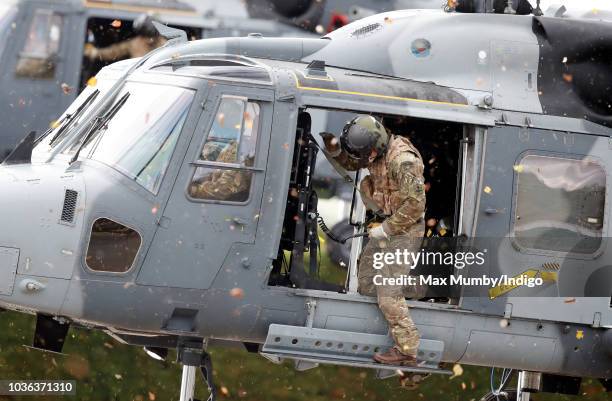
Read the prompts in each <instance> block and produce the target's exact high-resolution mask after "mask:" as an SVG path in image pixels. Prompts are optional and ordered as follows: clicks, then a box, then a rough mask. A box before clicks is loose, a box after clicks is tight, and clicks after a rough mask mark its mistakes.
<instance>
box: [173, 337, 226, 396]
mask: <svg viewBox="0 0 612 401" xmlns="http://www.w3.org/2000/svg"><path fill="white" fill-rule="evenodd" d="M205 345H206V344H205V343H203V342H202V341H197V340H196V341H186V342H183V343H181V344H180V345H179V349H178V361H179V362H180V363H182V364H183V377H182V380H181V395H180V401H198V400H196V399H195V398H193V397H194V392H195V385H196V378H195V377H196V372H197V370H198V368H199V369H200V371H201V372H202V378H203V379H204V383H205V384H206V386H207V387H208V391H209V392H210V396H209V397H208V401H216V399H217V389H216V388H215V384H214V382H213V369H212V360H211V359H210V355H208V353H207V352H206V351H205V349H206V347H205Z"/></svg>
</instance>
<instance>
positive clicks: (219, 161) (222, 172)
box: [188, 96, 260, 202]
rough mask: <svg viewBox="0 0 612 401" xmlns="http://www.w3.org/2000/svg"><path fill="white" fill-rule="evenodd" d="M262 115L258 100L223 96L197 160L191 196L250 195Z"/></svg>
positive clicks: (242, 199) (225, 197)
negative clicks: (256, 101) (252, 100)
mask: <svg viewBox="0 0 612 401" xmlns="http://www.w3.org/2000/svg"><path fill="white" fill-rule="evenodd" d="M259 119H260V106H259V104H258V103H255V102H251V101H249V100H248V99H247V98H243V97H238V96H223V97H222V98H221V102H220V104H219V107H218V109H217V113H216V115H215V119H214V121H213V124H212V127H211V128H210V132H209V133H208V136H207V138H206V142H205V143H204V146H203V147H202V151H201V153H200V156H199V159H198V161H197V163H196V164H198V167H196V170H195V173H194V175H193V178H192V180H191V183H190V185H189V190H188V191H189V196H191V197H192V198H194V199H202V200H221V201H231V202H246V201H247V200H248V199H249V192H250V188H251V180H252V177H253V172H252V171H249V169H248V168H250V167H253V166H254V165H255V152H256V148H257V137H258V134H259ZM207 165H210V166H207ZM213 166H214V167H213Z"/></svg>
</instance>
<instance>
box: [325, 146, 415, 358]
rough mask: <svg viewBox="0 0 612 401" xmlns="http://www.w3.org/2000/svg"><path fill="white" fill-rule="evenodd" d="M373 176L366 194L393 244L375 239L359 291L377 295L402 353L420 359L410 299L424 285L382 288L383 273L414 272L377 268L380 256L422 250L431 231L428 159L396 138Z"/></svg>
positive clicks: (343, 158) (343, 160)
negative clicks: (378, 277)
mask: <svg viewBox="0 0 612 401" xmlns="http://www.w3.org/2000/svg"><path fill="white" fill-rule="evenodd" d="M335 159H336V161H338V162H339V163H340V164H341V165H342V166H343V167H345V168H346V169H347V170H355V169H357V168H359V167H363V166H358V165H357V163H356V162H355V161H354V160H353V159H350V158H349V157H348V155H347V154H346V153H345V152H344V151H341V152H340V154H338V155H336V156H335ZM367 168H368V170H369V171H370V175H369V176H368V177H366V178H365V179H363V181H362V182H361V188H360V189H361V193H362V196H364V197H367V198H369V199H370V200H371V201H372V203H374V204H375V205H377V206H378V207H379V208H380V209H381V210H382V211H383V212H384V214H385V215H386V216H388V217H387V218H386V219H385V220H384V222H383V223H382V224H383V227H384V230H385V232H386V233H387V235H388V236H389V238H388V240H384V241H378V240H370V241H369V242H368V244H367V245H366V246H365V247H364V249H363V252H362V254H361V258H360V260H359V273H358V278H359V292H360V293H361V294H364V295H370V296H373V295H376V296H377V298H378V305H379V307H380V310H381V312H382V313H383V315H384V316H385V319H387V321H388V322H389V326H390V329H391V335H392V337H393V339H394V340H395V343H396V344H397V345H398V347H399V349H400V350H401V352H402V353H404V354H406V355H415V354H416V350H417V348H418V344H419V333H418V331H417V328H416V326H415V324H414V322H413V321H412V318H411V317H410V313H409V310H408V306H407V305H406V300H405V297H410V298H416V297H419V296H421V295H422V293H423V289H422V288H418V287H403V288H402V287H399V286H376V285H374V283H373V282H372V280H373V277H374V276H375V275H377V274H380V275H382V276H383V277H399V276H401V275H405V274H408V273H409V272H408V267H407V266H406V265H387V264H385V265H384V267H383V268H382V269H381V270H376V269H374V267H373V262H374V254H375V253H376V252H379V251H385V250H386V251H387V252H394V250H395V249H402V250H403V249H407V250H408V251H409V252H418V251H419V249H420V247H421V239H422V236H423V232H424V229H425V226H424V219H423V216H424V212H425V187H424V178H423V170H424V166H423V160H422V158H421V155H420V153H419V151H418V150H417V149H416V148H415V147H414V145H412V143H411V142H410V140H409V139H407V138H405V137H401V136H397V135H391V136H390V139H389V144H388V148H387V152H386V153H385V154H384V155H383V156H382V157H379V158H378V159H376V160H375V161H374V162H372V163H370V164H369V165H368V166H367Z"/></svg>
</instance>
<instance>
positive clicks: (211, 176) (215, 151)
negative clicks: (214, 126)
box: [190, 141, 251, 201]
mask: <svg viewBox="0 0 612 401" xmlns="http://www.w3.org/2000/svg"><path fill="white" fill-rule="evenodd" d="M207 145H208V144H207ZM237 153H238V142H237V141H232V142H231V143H229V144H228V145H227V146H226V147H225V149H223V150H220V148H219V146H217V145H216V144H215V145H213V146H211V147H207V146H205V147H204V150H202V154H203V159H204V160H213V161H216V162H220V163H236V162H237ZM250 187H251V174H250V173H249V172H246V171H240V170H234V169H213V170H212V171H209V172H208V173H207V174H206V175H205V176H204V177H203V178H202V179H200V180H199V181H198V182H194V183H192V184H191V188H190V194H191V196H193V197H195V198H199V199H211V200H225V201H245V200H246V199H245V198H246V197H248V192H249V189H250Z"/></svg>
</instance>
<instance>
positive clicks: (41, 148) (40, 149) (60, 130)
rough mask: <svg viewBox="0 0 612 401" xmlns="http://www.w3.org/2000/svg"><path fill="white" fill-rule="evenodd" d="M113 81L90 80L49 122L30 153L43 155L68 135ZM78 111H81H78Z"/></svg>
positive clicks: (94, 106)
mask: <svg viewBox="0 0 612 401" xmlns="http://www.w3.org/2000/svg"><path fill="white" fill-rule="evenodd" d="M114 83H115V80H111V79H100V80H95V81H91V84H90V85H88V86H87V87H85V89H84V90H83V92H81V94H80V95H79V96H78V97H77V98H76V100H75V101H74V102H72V104H71V105H70V106H69V107H68V109H67V110H66V111H65V112H64V114H62V115H61V117H60V118H58V119H57V120H56V121H54V122H51V128H50V130H49V131H47V132H46V133H45V137H44V138H42V139H41V140H40V142H39V143H38V145H36V147H35V148H34V151H33V153H32V155H33V156H44V154H45V153H48V152H49V151H51V150H52V149H53V148H55V147H56V146H58V145H59V144H61V143H62V141H63V140H64V139H66V138H67V137H69V136H70V134H71V133H72V132H73V129H74V128H76V127H78V126H79V125H80V124H81V123H82V122H83V121H84V120H85V119H86V118H87V116H88V115H89V114H91V112H92V111H93V110H95V109H96V105H97V104H98V103H99V102H100V100H101V99H102V98H103V97H104V95H105V94H106V92H108V91H109V90H110V88H111V87H112V86H113V84H114ZM96 92H97V93H96ZM88 101H89V102H88ZM79 111H81V112H80V113H79ZM75 114H77V115H75ZM72 116H74V119H72V118H71V117H72Z"/></svg>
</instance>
